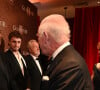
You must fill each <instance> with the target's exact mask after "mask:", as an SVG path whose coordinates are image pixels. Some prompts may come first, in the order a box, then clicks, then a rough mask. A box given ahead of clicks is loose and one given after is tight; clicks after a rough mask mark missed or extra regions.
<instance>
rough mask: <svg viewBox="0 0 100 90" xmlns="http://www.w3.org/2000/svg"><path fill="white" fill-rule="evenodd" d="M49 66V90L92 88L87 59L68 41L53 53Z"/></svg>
mask: <svg viewBox="0 0 100 90" xmlns="http://www.w3.org/2000/svg"><path fill="white" fill-rule="evenodd" d="M52 57H53V61H52V63H51V65H50V66H49V67H48V69H47V72H46V75H48V77H49V79H48V83H49V84H48V90H92V83H91V79H90V74H89V71H88V67H87V65H86V63H85V60H84V59H83V58H82V57H81V56H80V54H79V53H78V52H77V51H76V50H75V49H74V48H73V46H72V45H71V44H70V43H69V42H68V43H65V44H63V45H62V46H61V47H59V48H58V49H57V50H56V51H55V52H54V54H53V56H52Z"/></svg>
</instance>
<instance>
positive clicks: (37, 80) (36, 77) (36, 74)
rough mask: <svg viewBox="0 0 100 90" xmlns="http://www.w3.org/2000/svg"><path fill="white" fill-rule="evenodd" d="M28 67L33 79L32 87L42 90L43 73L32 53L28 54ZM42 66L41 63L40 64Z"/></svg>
mask: <svg viewBox="0 0 100 90" xmlns="http://www.w3.org/2000/svg"><path fill="white" fill-rule="evenodd" d="M25 60H26V63H27V69H28V71H29V75H30V80H31V89H32V90H40V84H41V79H42V75H41V73H40V71H39V69H38V66H37V65H36V63H35V61H34V60H33V58H32V56H31V55H27V56H26V59H25ZM40 66H41V65H40Z"/></svg>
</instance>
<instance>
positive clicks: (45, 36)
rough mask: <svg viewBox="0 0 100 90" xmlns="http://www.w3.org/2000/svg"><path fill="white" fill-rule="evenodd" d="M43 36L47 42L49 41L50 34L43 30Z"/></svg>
mask: <svg viewBox="0 0 100 90" xmlns="http://www.w3.org/2000/svg"><path fill="white" fill-rule="evenodd" d="M43 37H44V41H45V43H47V42H48V34H47V33H46V32H43Z"/></svg>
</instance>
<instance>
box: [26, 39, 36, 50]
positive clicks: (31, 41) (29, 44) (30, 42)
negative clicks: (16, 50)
mask: <svg viewBox="0 0 100 90" xmlns="http://www.w3.org/2000/svg"><path fill="white" fill-rule="evenodd" d="M33 42H36V43H38V42H37V41H36V40H35V39H32V40H29V41H28V45H27V47H28V49H29V48H30V47H31V45H32V43H33Z"/></svg>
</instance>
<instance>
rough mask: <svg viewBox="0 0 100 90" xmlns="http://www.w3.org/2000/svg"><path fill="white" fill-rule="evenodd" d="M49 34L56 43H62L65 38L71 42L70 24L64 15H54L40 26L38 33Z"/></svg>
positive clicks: (48, 17) (45, 19) (44, 20)
mask: <svg viewBox="0 0 100 90" xmlns="http://www.w3.org/2000/svg"><path fill="white" fill-rule="evenodd" d="M43 32H46V33H49V34H50V35H51V36H52V37H53V38H54V39H55V41H56V42H61V41H62V40H63V38H67V39H68V40H70V29H69V24H68V22H67V21H66V20H65V18H64V17H63V16H62V15H59V14H53V15H49V16H47V17H46V18H44V19H43V21H42V22H41V24H40V27H39V31H38V33H39V34H40V35H42V34H43Z"/></svg>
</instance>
